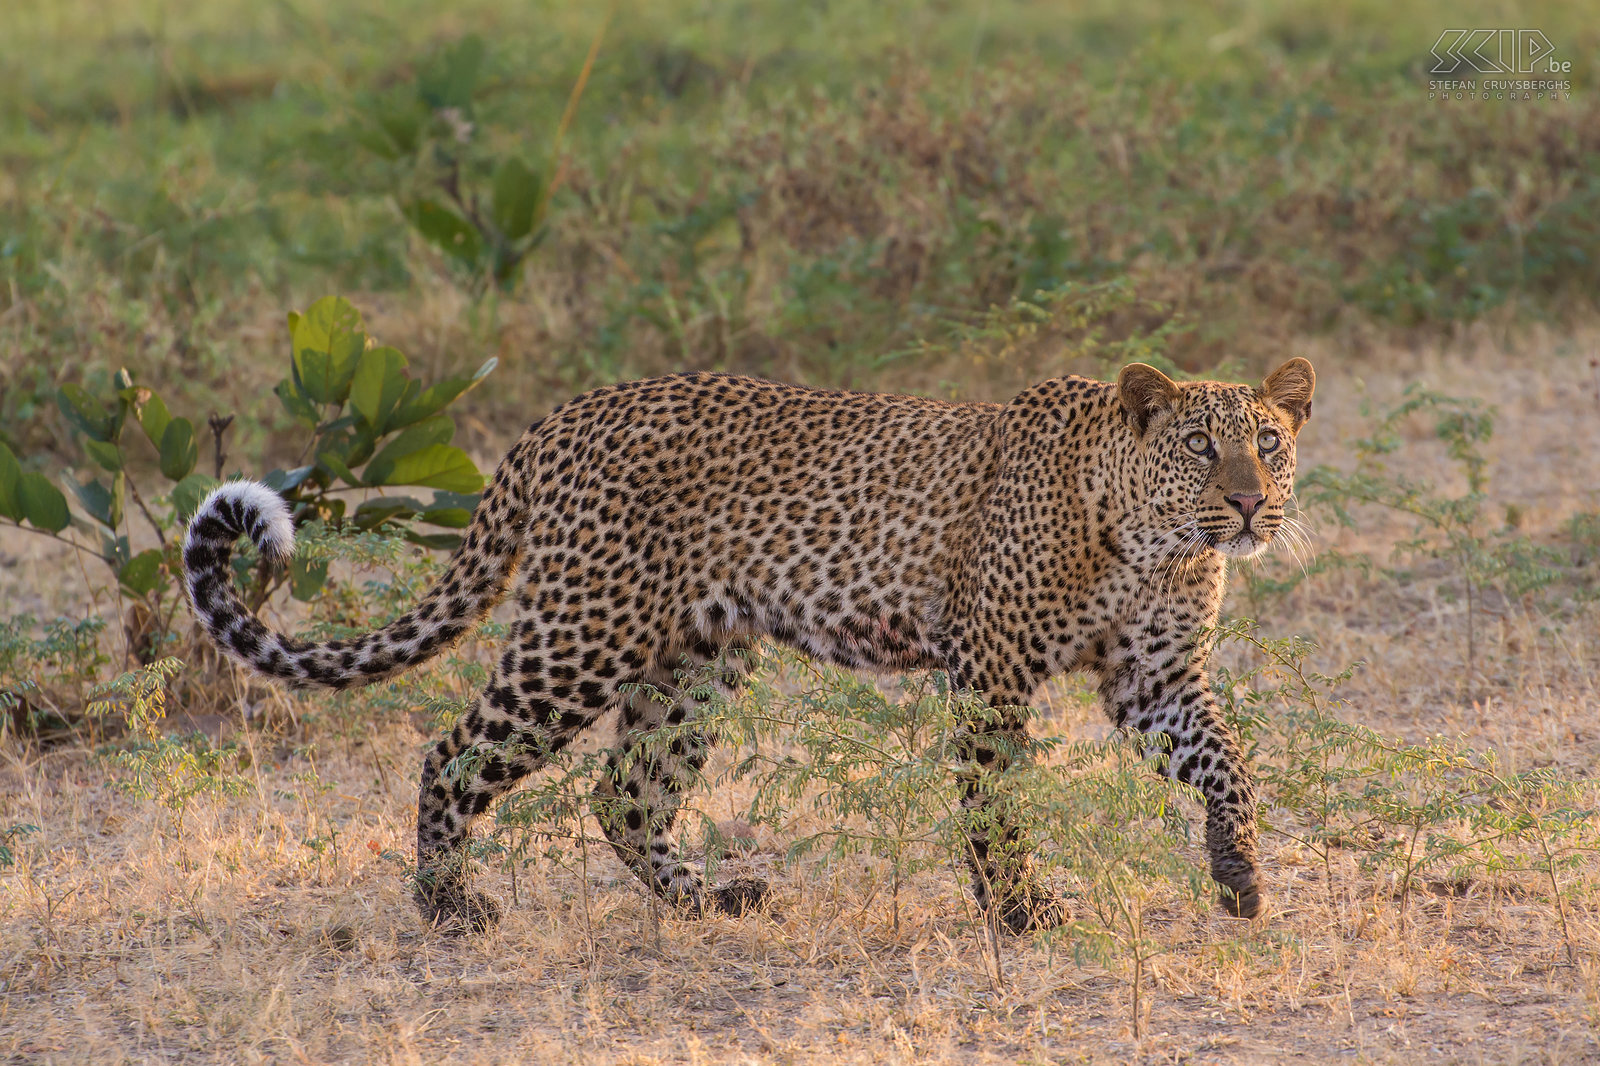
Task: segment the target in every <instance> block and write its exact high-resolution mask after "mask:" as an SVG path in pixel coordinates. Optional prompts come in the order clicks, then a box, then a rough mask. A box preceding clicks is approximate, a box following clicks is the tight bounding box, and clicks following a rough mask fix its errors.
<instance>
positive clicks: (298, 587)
mask: <svg viewBox="0 0 1600 1066" xmlns="http://www.w3.org/2000/svg"><path fill="white" fill-rule="evenodd" d="M327 583H328V560H326V559H322V560H320V561H318V562H307V561H306V560H305V559H301V558H295V559H291V560H290V561H289V595H291V596H293V597H294V598H295V599H297V600H301V601H302V602H303V601H307V600H314V599H316V598H317V593H319V592H321V591H322V586H323V585H326V584H327Z"/></svg>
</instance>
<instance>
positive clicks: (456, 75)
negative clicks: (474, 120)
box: [417, 33, 484, 112]
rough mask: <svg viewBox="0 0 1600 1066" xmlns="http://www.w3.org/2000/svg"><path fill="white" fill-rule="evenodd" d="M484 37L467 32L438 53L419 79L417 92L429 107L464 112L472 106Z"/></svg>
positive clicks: (482, 52)
mask: <svg viewBox="0 0 1600 1066" xmlns="http://www.w3.org/2000/svg"><path fill="white" fill-rule="evenodd" d="M483 60H484V46H483V38H481V37H479V36H478V35H477V34H475V33H469V34H467V35H466V36H465V37H463V38H461V39H460V40H459V41H457V42H456V43H455V44H453V45H451V46H450V47H449V48H446V49H445V50H444V51H443V52H441V53H440V54H439V55H438V56H437V57H436V58H435V59H434V60H433V62H431V63H429V64H428V66H427V68H426V69H425V70H424V71H423V72H422V76H421V78H419V79H418V83H417V91H418V94H419V95H420V96H421V97H422V99H423V101H424V102H425V103H426V104H427V105H428V106H429V107H431V108H434V109H436V110H437V109H439V108H446V107H453V108H455V109H457V110H459V111H462V112H465V111H467V110H468V109H469V108H470V107H471V106H472V94H473V93H474V92H476V91H477V88H478V79H479V77H480V76H481V75H482V72H483Z"/></svg>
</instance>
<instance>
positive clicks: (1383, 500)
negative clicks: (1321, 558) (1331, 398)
mask: <svg viewBox="0 0 1600 1066" xmlns="http://www.w3.org/2000/svg"><path fill="white" fill-rule="evenodd" d="M1423 414H1431V415H1432V416H1433V432H1434V437H1435V439H1437V440H1438V441H1439V442H1440V443H1441V444H1443V446H1444V448H1445V451H1446V454H1447V455H1448V456H1449V457H1450V459H1451V460H1452V461H1453V462H1454V463H1455V465H1456V468H1457V470H1458V471H1459V472H1460V475H1461V479H1462V481H1463V483H1464V491H1462V492H1460V493H1458V494H1454V495H1452V494H1450V493H1448V492H1446V491H1441V490H1440V489H1439V488H1438V487H1437V486H1435V485H1434V484H1432V483H1430V482H1428V481H1425V480H1422V479H1419V478H1416V477H1413V476H1411V475H1410V474H1408V473H1407V472H1406V471H1405V469H1404V466H1400V468H1399V469H1396V468H1395V465H1396V464H1394V463H1393V460H1392V458H1391V457H1392V456H1394V455H1395V454H1396V453H1398V452H1399V450H1400V447H1401V443H1402V439H1401V430H1402V428H1403V427H1404V425H1405V424H1406V423H1407V422H1408V421H1410V420H1411V419H1412V418H1414V417H1417V416H1420V415H1423ZM1493 434H1494V411H1493V409H1492V408H1488V407H1485V406H1484V405H1483V404H1482V403H1480V402H1478V401H1477V400H1472V399H1463V398H1460V397H1454V396H1446V395H1443V394H1441V393H1437V392H1433V391H1431V390H1428V389H1424V388H1421V387H1417V386H1413V387H1411V388H1409V389H1407V390H1406V394H1405V397H1404V398H1403V399H1402V400H1401V402H1400V403H1398V404H1397V405H1395V406H1394V407H1392V408H1391V409H1389V410H1388V411H1386V412H1384V413H1383V414H1382V415H1381V416H1380V417H1379V418H1378V419H1377V420H1376V422H1375V424H1374V426H1373V429H1372V432H1371V433H1370V434H1369V435H1368V436H1366V437H1363V438H1361V439H1359V440H1358V441H1356V443H1355V447H1354V453H1355V457H1356V462H1355V466H1354V468H1353V469H1350V470H1335V469H1333V468H1330V467H1326V466H1322V467H1317V468H1316V469H1314V470H1311V471H1309V472H1308V473H1307V474H1306V475H1305V476H1303V477H1302V478H1301V480H1300V495H1301V497H1302V499H1303V500H1304V501H1305V506H1306V507H1307V508H1308V509H1311V508H1326V509H1327V510H1328V511H1330V512H1331V513H1332V514H1333V516H1334V517H1335V519H1336V520H1337V521H1338V522H1339V523H1340V524H1342V525H1346V526H1350V527H1354V526H1355V525H1356V524H1357V515H1356V507H1357V506H1358V505H1370V506H1377V507H1381V508H1385V509H1387V510H1390V511H1395V512H1399V513H1401V514H1404V515H1407V516H1409V517H1410V518H1411V519H1413V520H1414V527H1413V533H1412V535H1411V537H1409V538H1406V539H1403V540H1400V541H1398V542H1397V543H1396V544H1395V547H1394V557H1395V558H1396V559H1399V560H1405V559H1411V560H1415V559H1417V558H1437V559H1443V560H1446V561H1447V562H1448V563H1449V564H1450V566H1451V568H1452V569H1453V570H1454V572H1455V576H1456V577H1457V579H1458V580H1459V582H1460V588H1461V592H1462V595H1463V597H1464V599H1465V601H1466V602H1465V606H1466V612H1465V626H1464V652H1465V662H1466V666H1467V669H1468V671H1469V672H1470V671H1472V670H1475V669H1476V668H1477V663H1478V625H1477V618H1478V614H1479V611H1480V609H1481V607H1482V602H1483V597H1484V592H1485V590H1487V589H1491V588H1492V589H1496V590H1498V591H1499V592H1500V593H1501V594H1502V595H1504V596H1505V597H1506V598H1507V599H1515V598H1517V597H1520V596H1522V595H1523V594H1525V593H1527V592H1530V591H1535V590H1538V589H1542V588H1545V587H1547V586H1549V585H1550V584H1552V583H1553V582H1554V581H1556V580H1557V579H1558V578H1559V577H1560V565H1561V560H1560V557H1559V553H1557V552H1555V551H1554V550H1553V549H1550V548H1548V547H1545V546H1541V545H1538V544H1535V543H1533V542H1532V541H1530V540H1528V538H1527V537H1525V536H1522V535H1521V534H1520V533H1518V531H1517V529H1516V526H1517V521H1516V519H1517V516H1516V514H1515V513H1514V512H1508V513H1507V514H1506V516H1505V518H1506V521H1505V522H1504V523H1502V524H1501V525H1499V526H1496V525H1494V524H1493V522H1492V520H1491V519H1490V518H1489V517H1488V516H1487V514H1486V511H1487V510H1488V508H1487V504H1488V502H1489V496H1488V491H1487V490H1488V460H1487V458H1486V456H1485V455H1484V452H1483V448H1484V446H1485V445H1486V444H1487V443H1488V441H1489V440H1490V438H1491V437H1492V436H1493ZM1391 576H1394V577H1397V578H1405V577H1408V576H1409V575H1408V574H1406V573H1404V572H1395V571H1391Z"/></svg>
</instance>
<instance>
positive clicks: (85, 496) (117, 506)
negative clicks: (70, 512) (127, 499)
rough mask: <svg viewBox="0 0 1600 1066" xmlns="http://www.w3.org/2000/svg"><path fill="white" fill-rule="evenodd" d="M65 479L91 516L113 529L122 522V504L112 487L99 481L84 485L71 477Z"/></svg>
mask: <svg viewBox="0 0 1600 1066" xmlns="http://www.w3.org/2000/svg"><path fill="white" fill-rule="evenodd" d="M63 480H65V481H66V484H67V487H68V488H69V489H71V490H72V494H73V495H74V496H76V497H77V498H78V503H79V504H80V505H81V506H82V507H83V510H84V513H86V514H87V515H88V516H89V517H90V518H93V519H94V520H95V521H96V522H99V523H100V524H101V525H103V526H106V527H108V528H110V529H113V530H114V529H116V528H117V527H118V526H119V525H121V524H122V504H121V501H120V500H117V499H116V498H115V497H114V495H113V493H112V490H111V489H108V488H106V487H105V486H104V485H102V484H100V482H99V481H91V482H89V483H88V484H86V485H84V484H79V483H78V482H77V481H75V480H74V479H72V478H70V477H69V478H64V479H63ZM118 487H119V488H120V487H121V486H120V485H119V486H118Z"/></svg>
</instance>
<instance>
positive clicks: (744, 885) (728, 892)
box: [706, 877, 771, 917]
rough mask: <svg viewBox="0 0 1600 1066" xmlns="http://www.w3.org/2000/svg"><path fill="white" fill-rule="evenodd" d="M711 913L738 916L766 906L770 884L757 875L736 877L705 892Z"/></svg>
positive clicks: (769, 893)
mask: <svg viewBox="0 0 1600 1066" xmlns="http://www.w3.org/2000/svg"><path fill="white" fill-rule="evenodd" d="M706 895H707V902H708V903H709V907H708V908H707V910H708V911H709V912H711V913H721V914H730V915H733V916H735V917H738V916H739V915H742V914H747V913H749V912H750V911H755V910H761V909H763V908H765V907H766V905H767V901H768V899H769V898H770V896H771V886H770V885H768V884H767V882H765V881H763V880H761V879H760V878H758V877H736V878H734V879H733V880H731V881H729V882H727V883H726V884H721V885H718V886H717V887H716V888H713V889H712V890H711V891H710V892H708V893H706Z"/></svg>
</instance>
